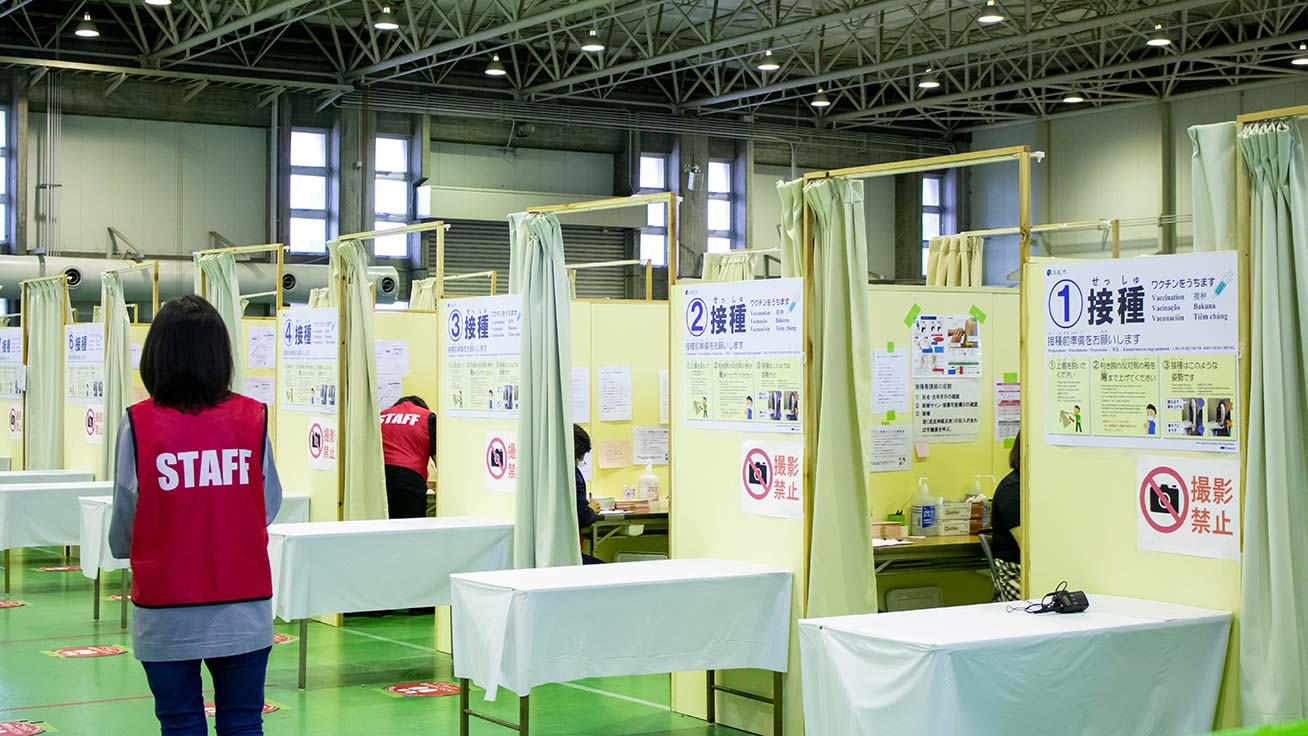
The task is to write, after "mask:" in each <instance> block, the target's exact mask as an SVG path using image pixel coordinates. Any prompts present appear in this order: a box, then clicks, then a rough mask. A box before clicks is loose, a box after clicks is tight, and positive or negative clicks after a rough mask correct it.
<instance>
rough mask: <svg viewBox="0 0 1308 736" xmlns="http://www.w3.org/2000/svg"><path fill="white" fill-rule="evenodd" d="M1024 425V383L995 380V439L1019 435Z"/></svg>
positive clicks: (999, 440) (999, 439)
mask: <svg viewBox="0 0 1308 736" xmlns="http://www.w3.org/2000/svg"><path fill="white" fill-rule="evenodd" d="M1021 426H1022V384H1020V383H1018V382H1016V381H1013V382H1011V383H1005V382H1004V381H995V441H996V442H1002V441H1004V440H1007V439H1013V438H1015V437H1017V430H1018V429H1019V428H1020V427H1021Z"/></svg>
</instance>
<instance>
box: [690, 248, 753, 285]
mask: <svg viewBox="0 0 1308 736" xmlns="http://www.w3.org/2000/svg"><path fill="white" fill-rule="evenodd" d="M757 267H758V256H757V254H755V253H705V254H704V275H703V277H702V278H703V280H704V281H750V280H752V279H753V278H754V274H755V273H757Z"/></svg>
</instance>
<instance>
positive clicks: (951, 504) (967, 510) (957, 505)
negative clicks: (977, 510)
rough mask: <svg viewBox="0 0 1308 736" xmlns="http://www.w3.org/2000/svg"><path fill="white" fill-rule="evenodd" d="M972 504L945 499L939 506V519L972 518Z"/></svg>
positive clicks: (959, 519)
mask: <svg viewBox="0 0 1308 736" xmlns="http://www.w3.org/2000/svg"><path fill="white" fill-rule="evenodd" d="M972 506H973V504H970V503H967V502H964V501H945V502H944V503H943V504H941V506H940V517H939V521H967V520H968V519H971V518H972Z"/></svg>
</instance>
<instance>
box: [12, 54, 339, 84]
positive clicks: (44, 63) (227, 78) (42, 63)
mask: <svg viewBox="0 0 1308 736" xmlns="http://www.w3.org/2000/svg"><path fill="white" fill-rule="evenodd" d="M0 66H31V67H36V68H37V69H39V70H40V72H39V73H40V74H44V73H45V71H46V70H48V69H61V70H65V71H72V72H88V73H92V74H125V75H127V76H129V77H139V78H143V79H175V80H180V81H189V82H213V83H215V84H241V85H247V86H252V87H285V88H286V89H293V90H300V91H312V92H349V91H350V90H353V89H354V88H353V87H350V86H348V85H342V84H325V83H323V82H300V81H294V80H287V79H270V78H268V77H239V76H233V75H224V74H200V73H197V72H174V71H168V70H164V69H139V68H134V67H127V66H109V65H107V64H85V63H82V62H77V61H58V60H55V59H25V58H22V57H17V56H0Z"/></svg>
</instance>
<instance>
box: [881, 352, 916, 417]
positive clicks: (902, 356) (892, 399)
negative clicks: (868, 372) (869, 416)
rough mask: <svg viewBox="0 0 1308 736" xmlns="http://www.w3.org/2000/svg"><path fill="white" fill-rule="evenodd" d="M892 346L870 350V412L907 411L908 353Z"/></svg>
mask: <svg viewBox="0 0 1308 736" xmlns="http://www.w3.org/2000/svg"><path fill="white" fill-rule="evenodd" d="M894 347H895V346H894V344H893V343H892V344H890V345H888V346H887V347H886V348H884V349H883V348H874V349H873V350H872V412H873V413H874V414H885V413H887V412H892V411H894V412H900V411H908V351H907V350H895V349H894Z"/></svg>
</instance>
